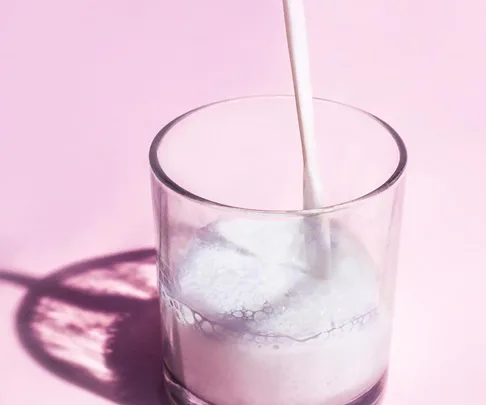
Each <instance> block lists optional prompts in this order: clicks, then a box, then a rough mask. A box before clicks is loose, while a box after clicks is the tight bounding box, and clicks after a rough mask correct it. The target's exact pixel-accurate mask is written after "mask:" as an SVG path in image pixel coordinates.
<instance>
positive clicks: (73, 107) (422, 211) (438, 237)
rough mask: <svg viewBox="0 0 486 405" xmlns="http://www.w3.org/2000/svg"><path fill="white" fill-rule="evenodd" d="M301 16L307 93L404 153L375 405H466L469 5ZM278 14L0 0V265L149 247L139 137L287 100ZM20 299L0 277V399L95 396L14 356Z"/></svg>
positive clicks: (475, 180) (474, 56) (480, 12)
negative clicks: (233, 102)
mask: <svg viewBox="0 0 486 405" xmlns="http://www.w3.org/2000/svg"><path fill="white" fill-rule="evenodd" d="M307 5H308V10H309V16H310V19H309V24H310V30H311V38H310V39H311V48H312V58H313V72H314V83H315V89H316V94H317V95H319V96H323V97H326V98H333V99H337V100H340V101H343V102H347V103H350V104H353V105H357V106H360V107H362V108H365V109H368V110H370V111H372V112H374V113H376V114H377V115H379V116H381V117H382V118H384V119H386V120H387V121H388V122H389V123H390V124H392V126H394V127H395V129H396V130H397V131H398V132H399V133H400V134H402V136H403V138H404V139H405V141H406V143H407V144H408V147H409V152H410V165H409V173H408V190H407V193H408V194H407V199H406V205H405V209H406V210H405V217H404V226H403V237H402V249H401V260H400V268H399V270H400V274H399V280H398V281H399V288H398V297H397V315H396V327H395V336H394V347H393V355H392V365H391V372H390V373H391V374H390V384H389V389H388V395H387V399H386V401H385V404H389V405H401V404H403V405H408V404H417V405H418V404H424V405H425V404H430V403H441V404H468V403H472V404H477V403H480V402H481V401H483V399H482V394H481V393H482V390H483V386H484V382H485V375H486V361H485V360H486V349H485V348H484V342H485V341H486V327H485V326H484V323H483V322H482V318H483V311H482V309H483V308H484V306H485V303H486V302H485V298H484V293H483V290H484V283H485V281H486V278H485V275H484V274H485V273H484V271H483V270H484V268H485V265H486V258H485V256H484V255H482V254H480V250H481V247H482V246H483V238H484V236H483V228H482V224H483V223H485V222H486V210H484V208H483V207H484V206H485V204H486V193H485V192H483V183H484V181H483V178H482V171H483V170H484V169H483V167H484V157H483V155H484V151H485V150H486V137H485V136H484V112H483V103H484V93H485V90H486V81H485V80H484V72H485V71H486V59H485V58H484V52H485V45H484V38H485V37H486V27H485V25H484V24H483V18H484V16H485V15H486V4H485V3H484V2H481V1H479V0H468V1H462V2H460V1H457V0H454V1H449V2H439V1H438V0H433V1H429V2H422V1H418V0H407V1H405V0H396V1H393V2H389V1H384V0H371V1H367V2H356V1H326V2H324V1H321V0H308V1H307ZM282 21H283V20H282V13H281V5H280V1H279V0H271V1H270V0H268V1H259V0H246V1H244V2H234V1H226V0H211V1H170V2H169V1H152V0H141V1H136V2H135V1H132V2H128V1H114V0H105V1H83V2H81V1H61V0H46V1H42V2H39V1H33V0H25V1H3V2H1V3H0V94H1V96H0V117H1V118H0V187H1V189H0V269H4V270H9V271H19V272H24V273H26V274H29V275H31V276H33V277H43V276H45V275H47V274H49V273H52V272H54V271H55V270H56V269H59V268H61V267H63V266H66V265H68V264H69V263H71V262H73V261H78V260H87V259H90V258H92V257H94V256H98V255H106V254H110V253H112V252H120V251H125V250H127V249H132V248H138V247H145V246H150V245H151V243H152V239H153V238H152V222H151V221H152V217H151V203H150V193H149V182H148V162H147V150H148V145H149V142H150V140H151V138H152V137H153V135H154V134H155V133H156V132H157V130H158V129H159V128H160V127H161V126H162V125H163V124H164V123H165V122H167V121H168V120H169V119H171V118H173V117H174V116H175V115H177V114H180V113H182V112H184V111H185V110H187V109H190V108H193V107H195V106H198V105H200V104H203V103H206V102H209V101H214V100H217V99H222V98H227V97H234V96H241V95H251V94H255V93H289V92H291V89H292V86H291V78H290V68H289V64H288V62H287V55H286V45H285V34H284V31H283V22H282ZM466 215H470V217H468V218H466ZM2 274H3V273H2ZM0 277H1V274H0ZM24 294H25V288H24V287H22V286H20V285H18V284H14V283H9V282H4V281H2V280H0V330H2V334H0V404H2V405H3V404H31V403H35V404H49V405H57V404H59V405H60V404H66V403H70V404H73V405H75V404H86V403H89V404H93V405H98V404H99V405H101V404H105V403H109V401H108V400H107V399H104V398H102V397H101V396H98V395H95V394H94V393H93V392H91V391H92V390H90V389H87V388H86V387H83V386H74V385H72V384H70V383H68V382H66V381H65V380H64V379H62V378H59V377H58V376H54V375H53V374H52V373H50V372H48V371H46V368H45V367H42V366H41V365H40V364H39V363H38V362H36V361H34V360H33V358H32V356H31V355H30V354H28V353H27V352H26V351H25V350H24V349H23V348H22V346H21V344H20V343H19V339H18V337H17V335H16V334H15V325H14V324H15V312H16V311H17V308H18V307H19V304H20V299H21V298H22V296H23V295H24ZM100 322H101V321H100ZM100 324H102V322H101V323H100ZM81 385H82V384H81Z"/></svg>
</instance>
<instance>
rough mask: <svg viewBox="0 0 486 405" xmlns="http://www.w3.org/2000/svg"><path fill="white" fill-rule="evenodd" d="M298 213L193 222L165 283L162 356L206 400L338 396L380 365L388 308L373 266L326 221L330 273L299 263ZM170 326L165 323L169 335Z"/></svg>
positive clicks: (376, 373)
mask: <svg viewBox="0 0 486 405" xmlns="http://www.w3.org/2000/svg"><path fill="white" fill-rule="evenodd" d="M304 226H307V224H304V223H303V222H302V221H300V220H299V221H298V220H295V221H288V220H286V221H284V222H278V221H262V220H256V221H251V220H247V219H245V220H232V221H226V222H217V223H214V224H212V225H209V226H208V227H206V228H203V229H201V230H200V231H199V233H198V235H197V237H196V238H195V239H194V240H193V241H192V243H191V245H190V247H189V249H188V251H187V254H186V255H185V256H184V258H183V260H182V261H181V263H180V265H179V269H178V280H177V284H178V285H177V286H176V287H173V288H172V289H171V291H169V290H168V289H166V288H165V287H164V285H163V284H164V283H163V281H162V285H161V289H162V294H161V295H162V300H163V302H164V303H165V306H166V311H165V316H166V317H169V318H170V319H171V320H170V321H169V320H167V321H169V322H168V323H167V325H171V326H170V327H169V329H170V330H168V331H167V333H168V335H169V336H171V335H174V336H176V338H177V342H172V349H171V350H168V357H167V359H166V361H167V363H168V366H169V368H170V369H171V371H172V372H173V373H174V374H175V376H176V378H177V379H178V380H179V381H180V382H181V383H182V384H183V385H184V386H185V387H186V388H188V389H189V390H190V391H191V392H192V393H193V394H195V395H196V396H197V397H199V398H201V399H203V400H205V401H207V402H209V403H214V404H217V405H234V404H238V405H255V404H258V405H299V404H302V405H313V404H315V405H322V404H326V405H334V404H336V405H341V404H344V403H347V402H349V401H351V400H352V399H354V398H356V397H357V396H359V395H360V394H362V393H364V392H365V391H367V390H368V389H369V388H371V387H372V386H373V385H374V384H375V383H376V382H377V381H378V380H379V379H380V378H381V377H382V375H383V373H384V372H385V369H386V364H387V354H388V342H389V332H390V315H389V314H388V312H387V311H386V309H385V308H384V307H382V306H380V292H379V284H378V279H377V274H376V270H375V269H374V267H373V264H372V263H371V261H370V259H369V257H368V255H367V254H366V252H365V251H364V250H363V248H362V247H361V246H360V245H359V244H357V242H356V241H354V240H353V239H352V238H351V236H350V235H348V234H346V232H345V231H344V230H342V229H339V228H333V231H332V235H333V241H332V246H333V266H334V267H333V277H332V279H330V280H323V279H322V278H316V277H315V275H313V274H312V273H309V272H308V271H307V267H306V257H305V252H303V249H302V246H303V238H304V236H303V232H302V228H303V227H304ZM174 331H176V333H175V334H174Z"/></svg>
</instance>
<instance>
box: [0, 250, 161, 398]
mask: <svg viewBox="0 0 486 405" xmlns="http://www.w3.org/2000/svg"><path fill="white" fill-rule="evenodd" d="M0 282H9V283H14V284H18V285H22V286H24V287H26V288H27V293H26V295H25V297H24V298H23V300H22V302H21V304H20V306H19V309H18V312H17V318H16V328H17V334H18V337H19V339H20V341H21V343H22V345H23V347H24V348H25V350H26V351H27V352H28V353H29V354H30V355H31V356H32V357H33V358H34V359H35V360H36V361H37V362H38V363H39V364H41V365H42V366H43V367H44V368H45V369H46V370H48V371H49V372H51V373H53V374H55V375H57V376H59V377H61V378H63V379H64V380H66V381H68V382H70V383H72V384H75V385H77V386H79V387H82V388H84V389H87V390H89V391H91V392H94V393H96V394H98V395H101V396H103V397H105V398H107V399H109V400H111V401H113V402H115V403H118V404H123V405H167V404H168V401H167V399H166V397H165V395H164V394H163V390H162V389H161V388H162V350H161V347H162V342H161V333H160V331H161V325H160V314H159V307H158V300H157V290H156V285H157V284H156V271H155V251H154V250H153V249H141V250H134V251H129V252H124V253H119V254H113V255H108V256H104V257H99V258H94V259H90V260H86V261H82V262H78V263H75V264H72V265H69V266H67V267H64V268H61V269H58V270H57V271H54V272H53V273H51V274H49V275H48V276H46V277H44V278H42V279H35V278H33V277H29V276H26V275H22V274H19V273H15V272H9V271H2V270H0Z"/></svg>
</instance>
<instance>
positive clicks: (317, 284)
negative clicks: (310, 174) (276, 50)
mask: <svg viewBox="0 0 486 405" xmlns="http://www.w3.org/2000/svg"><path fill="white" fill-rule="evenodd" d="M314 109H315V129H316V138H317V139H316V142H317V146H316V147H317V158H318V163H319V171H320V173H319V174H320V178H321V181H322V190H323V192H322V196H320V197H321V201H323V206H322V207H319V208H315V209H308V210H304V209H302V206H303V159H302V152H301V144H300V137H299V128H298V121H297V113H296V106H295V99H294V97H292V96H259V97H247V98H240V99H233V100H227V101H222V102H217V103H214V104H210V105H206V106H204V107H200V108H197V109H195V110H192V111H190V112H188V113H186V114H183V115H182V116H180V117H178V118H176V119H174V120H173V121H172V122H170V123H169V124H167V125H166V126H165V127H164V128H163V129H162V130H161V131H160V132H159V133H158V134H157V136H156V137H155V139H154V141H153V143H152V145H151V148H150V165H151V169H152V195H153V207H154V214H155V227H156V244H157V271H158V280H159V284H158V288H159V291H160V308H161V319H162V326H163V342H162V343H163V347H164V372H163V375H164V382H165V387H166V389H167V392H168V396H169V397H170V400H171V401H172V403H173V404H176V405H187V404H198V405H199V404H204V405H207V404H210V405H300V404H302V405H345V404H353V405H371V404H377V403H379V401H380V399H381V397H382V393H383V389H384V387H385V383H386V376H387V369H388V361H389V346H390V337H391V328H392V318H393V301H394V291H395V274H396V263H397V250H398V244H399V233H400V220H401V213H402V203H403V197H404V173H405V166H406V162H407V152H406V148H405V145H404V143H403V141H402V139H401V138H400V137H399V135H398V134H397V133H396V132H395V131H394V130H393V129H392V128H391V127H390V126H389V125H388V124H386V123H385V122H384V121H382V120H381V119H379V118H377V117H376V116H374V115H372V114H370V113H368V112H365V111H363V110H360V109H358V108H354V107H351V106H348V105H344V104H341V103H338V102H333V101H329V100H324V99H314ZM310 229H313V232H314V233H312V232H309V230H310ZM324 234H326V235H328V236H330V246H329V245H323V244H322V243H320V242H319V241H320V239H321V238H320V236H322V235H324ZM309 235H314V236H312V237H309ZM326 246H327V247H326ZM319 249H321V250H320V251H319ZM316 252H318V253H320V255H317V256H314V257H325V258H326V260H323V262H322V265H321V267H322V271H321V270H320V267H319V265H318V266H310V265H309V263H310V259H309V257H310V255H312V254H313V253H314V254H315V253H316ZM318 264H319V263H318ZM311 267H312V269H311ZM316 268H317V271H316Z"/></svg>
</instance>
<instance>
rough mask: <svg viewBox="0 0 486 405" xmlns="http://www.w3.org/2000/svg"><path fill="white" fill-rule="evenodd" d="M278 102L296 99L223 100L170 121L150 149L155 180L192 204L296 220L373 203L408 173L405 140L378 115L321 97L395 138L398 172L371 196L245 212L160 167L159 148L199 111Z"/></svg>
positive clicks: (250, 98)
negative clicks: (203, 193) (184, 183)
mask: <svg viewBox="0 0 486 405" xmlns="http://www.w3.org/2000/svg"><path fill="white" fill-rule="evenodd" d="M265 98H266V99H270V100H273V99H278V98H286V99H289V98H291V99H295V96H294V95H279V94H275V95H256V96H245V97H235V98H229V99H225V100H220V101H215V102H212V103H208V104H205V105H202V106H199V107H196V108H194V109H192V110H189V111H187V112H185V113H184V114H181V115H179V116H178V117H176V118H174V119H173V120H172V121H170V122H169V123H168V124H166V125H165V126H164V127H163V128H162V129H161V130H160V131H159V132H158V133H157V135H155V137H154V139H153V140H152V143H151V145H150V149H149V162H150V167H151V170H152V174H153V175H154V176H155V178H156V179H157V181H159V182H160V183H161V184H163V185H164V186H166V187H168V188H169V189H170V190H172V191H173V192H175V193H176V194H179V195H180V196H182V197H184V198H186V199H188V200H192V201H194V202H197V203H200V204H204V205H207V206H212V207H214V208H218V209H224V210H229V211H235V212H240V213H248V214H259V215H276V216H282V215H286V216H289V215H294V216H313V215H319V214H328V213H332V212H336V211H341V210H344V209H349V208H350V207H353V206H355V205H357V204H361V203H363V202H365V201H368V200H370V199H372V198H373V197H376V196H378V195H381V194H382V193H383V192H385V191H386V190H388V189H389V188H390V187H392V186H393V185H394V184H395V183H396V182H397V181H398V180H399V179H400V178H401V177H402V176H403V174H404V173H405V168H406V166H407V160H408V153H407V148H406V146H405V142H404V141H403V139H402V138H401V137H400V135H398V133H397V132H396V131H395V130H394V129H393V128H392V127H391V126H390V125H389V124H388V123H386V122H385V121H383V120H382V119H381V118H379V117H377V116H376V115H374V114H372V113H370V112H368V111H366V110H363V109H361V108H358V107H354V106H351V105H349V104H345V103H342V102H339V101H334V100H329V99H325V98H319V97H313V100H314V101H317V102H323V103H328V104H333V105H337V106H340V107H344V108H346V109H348V110H353V111H355V112H358V113H360V114H362V115H363V116H366V117H368V118H370V119H371V120H373V121H375V122H376V123H377V124H379V125H380V126H381V127H382V128H384V129H385V130H386V131H387V132H388V134H389V135H390V136H391V137H392V139H393V140H394V141H395V145H396V146H397V149H398V153H399V159H398V163H397V166H396V168H395V170H394V171H393V172H392V174H391V175H390V176H389V177H388V178H387V180H386V181H385V182H383V183H382V184H380V185H379V186H378V187H376V188H375V189H373V190H371V191H369V192H368V193H365V194H363V195H361V196H359V197H356V198H353V199H350V200H347V201H343V202H339V203H336V204H332V205H327V206H324V207H319V208H312V209H300V210H266V209H258V208H245V207H238V206H234V205H228V204H224V203H220V202H217V201H212V200H209V199H207V198H204V197H201V196H199V195H197V194H194V193H192V192H190V191H189V190H186V189H185V188H183V187H181V186H180V185H179V184H177V183H176V182H175V181H173V180H172V179H171V178H170V177H169V176H168V175H167V174H166V173H165V171H164V169H163V168H162V165H161V164H160V161H159V159H158V149H159V146H160V144H161V142H162V140H163V138H164V137H165V136H166V135H167V134H168V133H169V132H170V130H171V129H172V128H173V127H175V126H176V125H177V124H178V123H179V122H182V121H183V120H184V119H186V118H188V117H190V116H192V115H194V114H196V113H198V112H199V111H202V110H206V109H208V108H211V107H216V106H218V105H222V104H229V103H235V102H238V101H244V100H252V99H265Z"/></svg>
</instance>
